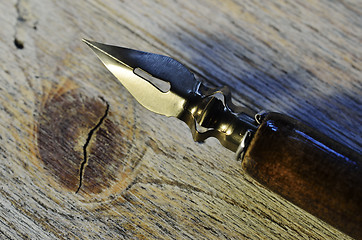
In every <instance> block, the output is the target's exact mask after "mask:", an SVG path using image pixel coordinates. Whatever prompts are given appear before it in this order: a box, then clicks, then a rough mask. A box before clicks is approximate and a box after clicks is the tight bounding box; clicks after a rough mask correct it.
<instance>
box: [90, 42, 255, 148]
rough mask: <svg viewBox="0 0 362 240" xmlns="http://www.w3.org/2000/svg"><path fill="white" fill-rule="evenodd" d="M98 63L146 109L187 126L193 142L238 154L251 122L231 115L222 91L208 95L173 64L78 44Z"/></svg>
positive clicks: (133, 52) (124, 50) (182, 68)
mask: <svg viewBox="0 0 362 240" xmlns="http://www.w3.org/2000/svg"><path fill="white" fill-rule="evenodd" d="M83 41H84V42H85V43H86V44H87V45H88V46H89V47H90V48H91V49H92V50H93V51H94V52H95V54H96V55H97V56H98V58H99V59H100V60H101V61H102V62H103V64H104V65H105V66H106V67H107V68H108V70H109V71H110V72H111V73H113V75H114V76H115V77H116V78H117V79H118V80H119V81H120V82H121V83H122V84H123V86H124V87H126V89H127V90H128V91H129V92H130V93H131V94H132V95H133V96H134V97H135V98H136V100H137V101H138V102H139V103H140V104H141V105H143V106H144V107H146V108H147V109H149V110H151V111H153V112H156V113H159V114H163V115H166V116H173V117H177V118H179V119H181V120H182V121H184V122H186V123H187V125H188V126H189V127H190V129H191V132H192V135H193V138H194V140H195V141H204V140H205V139H206V138H208V137H216V138H218V139H219V141H220V142H221V144H222V145H223V146H225V147H226V148H228V149H230V150H232V151H234V152H237V153H238V152H242V150H243V146H246V145H247V144H246V143H247V141H248V139H250V138H251V135H252V132H254V131H255V130H256V128H257V123H256V121H255V120H254V119H253V118H252V117H250V116H248V115H246V114H245V113H235V112H234V111H233V110H232V109H231V107H232V106H233V105H232V104H231V100H230V99H231V97H230V94H229V91H228V89H227V88H225V87H224V88H221V89H210V88H208V87H206V86H204V85H203V84H201V82H199V81H197V80H196V79H195V78H194V75H193V74H192V73H191V72H190V71H189V70H188V69H187V68H186V67H185V66H184V65H182V64H181V63H179V62H178V61H176V60H174V59H172V58H170V57H166V56H162V55H158V54H153V53H147V52H141V51H137V50H132V49H128V48H122V47H116V46H110V45H106V44H101V43H97V42H92V41H89V40H85V39H83Z"/></svg>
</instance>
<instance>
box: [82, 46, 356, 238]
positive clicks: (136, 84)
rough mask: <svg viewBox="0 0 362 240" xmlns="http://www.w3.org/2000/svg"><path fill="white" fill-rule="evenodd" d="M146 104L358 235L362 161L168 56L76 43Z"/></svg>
mask: <svg viewBox="0 0 362 240" xmlns="http://www.w3.org/2000/svg"><path fill="white" fill-rule="evenodd" d="M83 41H84V42H85V43H86V44H87V45H88V46H89V47H90V48H91V49H92V50H93V51H94V52H95V54H96V55H97V57H98V58H99V59H100V60H101V61H102V62H103V64H104V65H105V67H106V68H107V69H108V70H109V71H110V72H111V73H112V74H113V75H114V76H115V77H116V78H117V79H118V80H119V81H120V82H121V83H122V85H123V86H124V87H125V88H126V89H127V90H128V91H129V92H130V93H131V94H132V95H133V97H134V98H135V99H136V100H137V101H138V102H139V103H140V104H141V105H143V106H144V107H145V108H147V109H149V110H151V111H153V112H155V113H158V114H162V115H165V116H169V117H176V118H178V119H180V120H182V121H184V122H185V123H186V124H187V125H188V126H189V127H190V129H191V132H192V136H193V139H194V140H195V141H200V142H202V141H204V140H205V139H206V138H208V137H215V138H217V139H218V140H219V141H220V143H221V144H222V145H223V146H224V147H226V148H228V149H230V150H231V151H234V152H235V153H236V158H237V159H239V160H240V161H241V165H242V168H243V169H244V171H245V172H246V173H247V174H249V175H250V176H252V177H253V178H254V179H255V180H256V181H257V182H259V183H260V184H261V185H263V186H264V187H266V188H267V189H269V190H271V191H273V192H276V193H278V194H279V195H281V196H282V197H284V198H285V199H286V200H288V201H290V202H292V203H294V204H295V205H297V206H299V207H301V208H302V209H304V210H306V211H307V212H309V213H311V214H313V215H315V216H316V217H318V218H319V219H321V220H323V221H325V222H327V223H328V224H330V225H332V226H334V227H336V228H337V229H339V230H341V231H342V232H345V233H346V234H348V235H350V236H352V237H354V238H357V239H360V238H361V239H362V159H361V155H360V154H359V153H358V152H355V151H353V150H351V149H349V148H348V147H346V146H344V145H342V144H340V143H338V142H336V141H334V140H332V139H330V138H328V137H327V136H325V135H323V134H321V133H319V132H318V131H317V130H315V129H313V128H311V127H309V126H307V125H306V124H304V123H302V122H301V121H299V120H296V119H293V118H291V117H288V116H286V115H284V114H280V113H274V112H266V111H262V112H260V113H257V114H250V113H249V112H247V111H245V110H244V111H240V110H237V107H236V106H234V105H233V104H232V103H231V95H230V92H229V90H228V88H227V87H221V88H210V87H208V86H206V85H205V84H203V83H201V82H200V81H198V80H196V79H195V76H194V75H193V73H191V72H190V71H189V70H188V69H187V68H186V67H185V66H184V65H182V64H181V63H180V62H178V61H176V60H175V59H173V58H170V57H167V56H163V55H159V54H154V53H148V52H142V51H137V50H133V49H128V48H123V47H117V46H111V45H106V44H102V43H97V42H93V41H89V40H83Z"/></svg>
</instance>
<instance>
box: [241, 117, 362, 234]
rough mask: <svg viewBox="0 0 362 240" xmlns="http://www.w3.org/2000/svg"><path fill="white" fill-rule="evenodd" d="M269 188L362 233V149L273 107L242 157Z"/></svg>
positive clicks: (352, 231) (345, 229)
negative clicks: (356, 150) (274, 111)
mask: <svg viewBox="0 0 362 240" xmlns="http://www.w3.org/2000/svg"><path fill="white" fill-rule="evenodd" d="M242 167H243V169H244V170H245V171H246V172H247V173H248V174H249V175H251V176H252V177H253V178H254V179H256V180H257V181H258V182H259V183H261V184H262V185H263V186H265V187H266V188H268V189H270V190H272V191H273V192H276V193H278V194H280V195H281V196H282V197H284V198H285V199H287V200H289V201H291V202H292V203H294V204H295V205H297V206H299V207H301V208H302V209H304V210H306V211H308V212H310V213H311V214H313V215H315V216H316V217H318V218H320V219H322V220H324V221H325V222H327V223H329V224H330V225H332V226H334V227H336V228H337V229H340V230H341V231H343V232H345V233H347V234H349V235H351V236H352V237H355V238H358V239H359V238H362V228H361V226H362V159H361V155H360V154H358V153H357V152H355V151H353V150H351V149H349V148H348V147H346V146H344V145H342V144H340V143H337V142H336V141H334V140H332V139H330V138H328V137H326V136H325V135H323V134H321V133H319V132H317V131H316V130H314V129H312V128H310V127H308V126H306V125H304V124H303V123H301V122H300V121H297V120H295V119H293V118H290V117H288V116H285V115H282V114H278V113H269V114H268V115H266V117H265V118H264V119H263V120H262V123H261V125H260V127H259V128H258V130H257V131H256V133H255V136H254V137H253V139H252V141H251V143H250V145H249V147H248V149H247V151H246V153H245V155H244V158H243V160H242Z"/></svg>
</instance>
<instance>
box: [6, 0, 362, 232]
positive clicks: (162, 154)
mask: <svg viewBox="0 0 362 240" xmlns="http://www.w3.org/2000/svg"><path fill="white" fill-rule="evenodd" d="M361 5H362V3H361V1H360V0H355V1H352V0H350V1H326V0H324V1H278V0H272V1H231V0H226V1H211V0H210V1H206V0H201V1H166V0H164V1H162V0H161V1H155V2H151V1H116V0H108V1H96V0H89V1H70V0H65V1H55V0H49V1H41V0H19V1H11V0H9V1H1V3H0V9H1V12H2V14H1V15H0V22H1V28H0V116H1V123H0V143H1V144H0V159H1V164H0V179H1V187H0V235H1V237H0V238H1V239H3V238H4V239H7V238H9V239H25V238H30V239H69V238H70V239H115V238H116V239H117V238H118V239H123V238H131V239H137V238H139V239H155V238H157V239H245V238H250V239H260V238H262V239H266V238H268V239H269V238H271V239H290V238H294V239H295V238H298V239H307V238H312V239H325V238H328V239H348V238H349V237H348V236H346V235H344V234H343V233H341V232H339V231H338V230H336V229H333V228H332V227H330V226H329V225H327V224H325V223H323V222H321V221H320V220H318V219H316V218H315V217H313V216H311V215H310V214H307V213H306V212H304V211H302V210H300V209H299V208H297V207H295V206H293V205H292V204H290V203H288V202H287V201H285V200H284V199H282V198H281V197H279V196H277V195H276V194H273V193H271V192H269V191H267V190H265V189H264V188H262V187H260V186H259V185H258V184H256V183H255V182H254V181H253V180H252V179H251V178H250V177H248V176H246V175H245V174H244V172H243V171H242V169H241V164H240V162H237V161H235V160H234V155H233V153H232V152H231V151H229V150H227V149H225V148H223V147H221V146H220V144H219V143H218V142H217V141H216V140H215V139H210V140H208V141H206V143H204V144H197V143H194V142H193V141H192V138H191V133H190V131H189V130H188V129H187V127H186V125H185V124H183V123H181V122H180V121H178V120H177V119H173V118H166V117H163V116H159V115H157V114H154V113H151V112H149V111H147V110H146V109H144V108H143V107H141V106H140V105H139V104H138V103H137V102H136V101H135V100H134V99H133V98H132V97H131V95H130V94H129V93H128V92H127V91H126V90H125V89H124V88H123V87H122V86H120V85H119V84H118V83H117V82H116V81H114V78H113V77H112V76H111V74H110V73H108V72H107V70H106V69H105V68H104V67H103V66H102V65H101V64H100V63H99V61H98V60H97V59H96V57H95V56H94V55H93V53H92V52H91V51H90V49H89V48H88V47H87V46H86V45H85V44H84V43H82V42H81V41H80V39H81V38H88V39H92V40H96V41H99V42H104V43H109V44H115V45H122V46H126V47H130V48H136V49H140V50H144V51H150V52H157V53H160V54H165V55H169V56H172V57H174V58H176V59H179V60H180V61H181V62H182V63H184V64H185V65H186V66H187V67H189V68H190V69H191V70H192V71H193V72H195V73H196V76H197V77H198V78H200V79H201V80H202V81H204V82H206V83H208V84H210V85H214V86H220V85H227V86H229V87H231V88H232V89H233V96H234V100H235V101H234V102H235V104H237V105H243V104H245V105H247V106H248V107H249V108H250V109H251V110H253V111H259V110H261V109H267V110H272V111H278V112H283V113H286V114H288V115H291V116H293V117H295V118H298V119H301V120H302V121H304V122H307V123H309V124H310V125H313V126H314V127H316V128H318V129H319V130H320V131H321V132H323V133H325V134H327V135H328V136H330V137H332V138H334V139H336V140H338V141H339V142H342V143H344V144H346V145H349V146H350V147H351V148H353V149H355V150H357V151H359V152H361V143H362V137H361V136H362V134H361V133H362V129H361V117H362V107H361V106H362V102H361V93H362V91H361V76H362V74H361V72H362V71H361V59H362V47H361V46H362V45H361V41H362V27H361V22H362V14H361V9H362V6H361ZM84 158H85V159H84ZM85 160H86V161H85ZM80 169H82V170H83V171H82V172H83V173H81V171H80ZM80 178H82V185H81V188H80V190H79V192H78V193H75V191H76V190H77V188H78V187H79V183H80ZM356 214H361V213H356Z"/></svg>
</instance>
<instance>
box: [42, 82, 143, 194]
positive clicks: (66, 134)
mask: <svg viewBox="0 0 362 240" xmlns="http://www.w3.org/2000/svg"><path fill="white" fill-rule="evenodd" d="M56 92H57V93H56V94H49V96H51V97H47V98H46V99H45V101H44V102H43V105H42V108H41V109H40V113H39V115H38V119H37V123H38V127H37V136H38V138H37V141H38V149H39V155H40V159H41V161H42V162H43V165H44V168H45V169H46V170H47V172H49V173H50V175H51V176H52V177H54V178H55V179H56V180H57V182H58V183H60V184H61V186H63V187H65V188H66V189H68V190H69V191H73V192H79V193H80V194H82V195H89V194H92V195H94V194H100V193H102V192H107V194H112V193H113V192H114V191H120V190H122V189H123V188H126V187H127V184H126V183H127V182H130V181H131V180H132V179H133V178H134V177H135V176H134V174H133V169H134V168H135V166H136V165H137V164H138V162H139V159H140V157H141V156H139V155H138V154H137V152H136V154H133V155H129V153H130V152H132V151H130V148H132V145H133V144H132V143H131V141H132V137H133V134H134V131H133V128H132V126H130V125H129V122H128V121H127V118H123V119H122V118H121V117H120V115H125V114H124V113H123V114H118V113H117V114H116V115H117V119H118V120H115V119H114V118H113V112H112V108H111V106H110V104H109V103H108V102H107V100H106V99H105V98H103V97H97V96H89V95H86V94H84V93H82V92H80V90H79V89H77V88H76V89H73V90H70V91H67V90H64V89H63V90H59V89H57V90H56ZM126 111H127V110H126ZM126 115H127V116H128V117H129V116H130V115H129V114H126ZM119 119H120V120H119ZM118 121H121V122H118ZM120 182H122V183H125V184H121V185H122V186H123V185H125V186H123V187H122V186H120ZM114 186H117V187H114Z"/></svg>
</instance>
